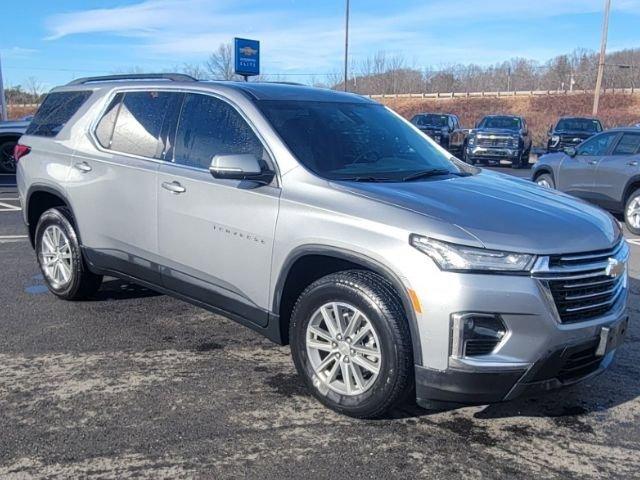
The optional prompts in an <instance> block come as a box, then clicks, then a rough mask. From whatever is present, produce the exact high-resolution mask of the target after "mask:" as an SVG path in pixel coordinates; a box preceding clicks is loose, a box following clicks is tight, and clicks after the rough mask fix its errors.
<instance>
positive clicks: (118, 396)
mask: <svg viewBox="0 0 640 480" xmlns="http://www.w3.org/2000/svg"><path fill="white" fill-rule="evenodd" d="M500 170H504V171H505V172H507V173H516V174H518V175H519V176H528V175H529V171H526V170H524V171H523V170H519V171H511V170H510V169H500ZM13 182H14V179H13V177H7V176H2V177H0V432H1V434H0V477H1V478H18V479H21V478H30V477H32V476H36V477H51V478H58V477H59V478H69V477H84V476H95V477H99V478H127V477H135V478H191V477H200V478H210V477H211V478H241V477H242V478H245V477H248V478H282V477H292V478H299V477H302V476H305V477H307V478H336V477H341V478H374V477H375V478H380V477H382V478H393V477H404V478H414V477H429V478H459V477H465V478H482V477H486V478H533V477H535V478H558V477H561V478H632V477H640V454H639V450H640V422H639V420H640V398H639V397H640V326H639V325H638V317H639V315H638V312H639V308H640V305H639V294H640V262H639V261H638V259H639V258H640V246H638V245H637V244H635V243H633V242H635V241H636V239H634V238H632V237H631V236H628V238H629V239H630V240H631V242H630V243H631V250H632V257H631V258H632V261H631V269H630V270H631V277H632V278H631V300H630V313H631V328H630V333H629V336H628V338H627V341H626V344H625V345H624V346H623V347H622V349H621V351H620V352H619V355H618V357H617V360H616V363H615V365H614V366H613V367H612V368H611V369H610V370H609V371H608V372H606V373H605V374H604V375H603V376H600V377H598V378H596V379H593V380H592V381H589V382H587V383H584V384H581V385H578V386H575V387H572V388H570V389H567V390H564V391H561V392H555V393H553V394H551V395H546V396H540V397H534V398H529V399H523V400H517V401H514V402H511V403H505V404H500V405H493V406H488V407H470V408H464V409H460V410H455V411H449V412H439V413H430V412H426V411H423V410H420V409H418V408H415V407H409V406H408V407H405V408H403V409H401V410H398V411H396V412H394V415H393V418H389V419H385V420H377V421H361V420H354V419H350V418H347V417H343V416H339V415H337V414H335V413H332V412H331V411H329V410H327V409H325V408H323V407H322V406H321V405H320V404H319V403H317V402H316V401H315V400H314V399H313V398H312V397H311V396H310V394H309V393H308V392H307V391H305V389H304V388H303V387H302V386H301V383H300V382H299V381H298V379H297V378H296V375H295V372H294V368H293V364H292V362H291V360H290V357H289V349H288V347H279V346H276V345H274V344H271V343H270V342H269V341H267V340H266V339H263V338H262V337H260V336H258V335H257V334H255V333H253V332H251V331H249V330H248V329H245V328H243V327H241V326H239V325H237V324H235V323H233V322H231V321H229V320H227V319H225V318H223V317H220V316H217V315H213V314H211V313H208V312H206V311H204V310H201V309H198V308H196V307H193V306H191V305H188V304H186V303H183V302H180V301H178V300H174V299H172V298H169V297H167V296H163V295H159V294H156V293H154V292H152V291H150V290H147V289H144V288H141V287H137V286H135V285H131V284H127V283H124V282H121V281H118V280H107V281H106V282H105V284H104V286H103V288H102V290H101V291H100V292H99V294H98V296H97V297H96V298H95V299H93V300H91V301H86V302H79V303H66V302H63V301H59V300H56V299H55V298H54V297H53V296H52V295H51V294H49V293H48V292H47V289H46V287H45V286H44V285H43V280H42V277H41V275H40V274H39V270H38V267H37V264H36V261H35V257H34V254H33V252H32V250H31V247H30V246H29V243H28V241H27V240H26V238H25V237H24V235H25V232H24V229H23V226H22V220H21V212H20V206H19V202H18V201H17V195H16V191H15V188H14V187H13V186H11V185H12V184H13Z"/></svg>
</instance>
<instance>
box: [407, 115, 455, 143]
mask: <svg viewBox="0 0 640 480" xmlns="http://www.w3.org/2000/svg"><path fill="white" fill-rule="evenodd" d="M411 123H413V124H414V125H415V126H416V127H418V128H419V129H420V130H421V131H422V132H424V133H426V134H427V135H428V136H430V137H431V138H433V139H434V140H435V141H436V143H438V144H440V145H441V146H442V147H444V148H446V149H447V150H450V146H451V135H452V133H453V132H454V131H456V130H458V129H459V128H460V120H459V119H458V117H457V116H456V115H454V114H452V113H418V114H417V115H414V117H413V118H412V119H411Z"/></svg>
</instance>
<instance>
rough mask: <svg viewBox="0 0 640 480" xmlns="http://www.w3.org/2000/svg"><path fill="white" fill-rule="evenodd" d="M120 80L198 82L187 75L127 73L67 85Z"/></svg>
mask: <svg viewBox="0 0 640 480" xmlns="http://www.w3.org/2000/svg"><path fill="white" fill-rule="evenodd" d="M118 80H171V81H172V82H197V81H198V80H197V79H196V78H193V77H192V76H191V75H187V74H185V73H125V74H122V75H104V76H101V77H84V78H77V79H75V80H72V81H71V82H69V83H67V85H84V84H85V83H94V82H113V81H118Z"/></svg>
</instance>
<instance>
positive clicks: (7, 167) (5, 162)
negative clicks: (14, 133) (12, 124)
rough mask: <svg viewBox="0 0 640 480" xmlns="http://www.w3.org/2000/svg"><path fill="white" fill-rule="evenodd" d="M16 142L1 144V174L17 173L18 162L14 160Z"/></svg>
mask: <svg viewBox="0 0 640 480" xmlns="http://www.w3.org/2000/svg"><path fill="white" fill-rule="evenodd" d="M16 143H17V142H16V141H15V140H10V141H8V142H4V143H2V144H0V173H16V162H15V160H14V159H13V147H15V146H16Z"/></svg>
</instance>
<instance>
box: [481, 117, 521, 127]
mask: <svg viewBox="0 0 640 480" xmlns="http://www.w3.org/2000/svg"><path fill="white" fill-rule="evenodd" d="M478 128H500V129H505V130H520V119H519V118H517V117H484V118H483V119H482V121H481V122H480V125H478Z"/></svg>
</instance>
